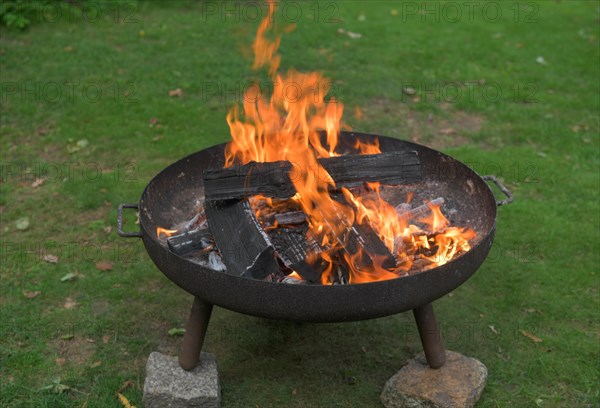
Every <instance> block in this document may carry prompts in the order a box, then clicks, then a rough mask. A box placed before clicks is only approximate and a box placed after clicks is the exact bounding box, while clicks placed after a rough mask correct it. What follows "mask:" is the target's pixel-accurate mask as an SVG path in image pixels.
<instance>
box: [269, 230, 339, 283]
mask: <svg viewBox="0 0 600 408" xmlns="http://www.w3.org/2000/svg"><path fill="white" fill-rule="evenodd" d="M307 232H308V227H307V226H302V227H296V228H274V229H270V230H269V231H268V234H269V237H270V238H271V241H272V242H273V245H274V247H275V250H276V252H277V256H278V257H279V259H281V261H282V262H283V264H284V265H285V266H286V267H288V268H290V269H292V270H293V271H295V272H297V273H298V274H300V276H302V278H303V279H304V280H307V281H309V282H320V280H321V274H322V273H323V271H324V270H325V269H326V268H327V266H328V265H327V263H326V262H325V261H324V260H323V259H321V257H320V256H319V254H320V253H321V252H322V248H321V247H320V246H319V244H318V243H317V241H316V240H315V239H314V238H312V237H310V236H307Z"/></svg>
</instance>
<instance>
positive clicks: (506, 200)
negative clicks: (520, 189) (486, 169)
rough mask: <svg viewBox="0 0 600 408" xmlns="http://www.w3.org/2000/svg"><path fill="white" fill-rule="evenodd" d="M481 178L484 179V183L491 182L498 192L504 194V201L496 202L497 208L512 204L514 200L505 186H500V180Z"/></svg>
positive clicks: (494, 177) (492, 177)
mask: <svg viewBox="0 0 600 408" xmlns="http://www.w3.org/2000/svg"><path fill="white" fill-rule="evenodd" d="M481 178H482V179H484V180H485V181H488V180H489V181H491V182H493V183H494V184H495V185H496V187H498V189H499V190H500V191H502V192H503V193H504V195H505V196H506V199H504V200H496V205H497V206H498V207H500V206H501V205H505V204H510V203H512V201H513V199H514V197H513V195H512V193H511V192H510V191H509V190H508V188H506V186H504V184H502V183H501V182H500V180H498V179H497V178H496V176H483V177H481Z"/></svg>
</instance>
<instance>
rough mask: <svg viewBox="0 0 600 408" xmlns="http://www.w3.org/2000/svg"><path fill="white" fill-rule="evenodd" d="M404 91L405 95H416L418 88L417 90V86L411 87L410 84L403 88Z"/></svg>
mask: <svg viewBox="0 0 600 408" xmlns="http://www.w3.org/2000/svg"><path fill="white" fill-rule="evenodd" d="M402 92H403V93H404V94H405V95H414V94H416V93H417V90H416V89H415V88H412V87H410V86H407V87H405V88H402Z"/></svg>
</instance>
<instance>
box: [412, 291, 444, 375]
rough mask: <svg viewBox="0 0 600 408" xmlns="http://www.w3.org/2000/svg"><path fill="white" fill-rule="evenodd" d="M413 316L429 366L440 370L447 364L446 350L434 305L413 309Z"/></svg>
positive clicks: (428, 304) (429, 304)
mask: <svg viewBox="0 0 600 408" xmlns="http://www.w3.org/2000/svg"><path fill="white" fill-rule="evenodd" d="M413 314H414V315H415V320H416V321H417V328H418V329H419V336H420V337H421V344H422V345H423V351H425V358H426V359H427V364H429V367H431V368H440V367H441V366H443V365H444V363H445V362H446V351H445V350H444V343H443V342H442V335H441V333H440V328H439V326H438V324H437V320H435V313H434V312H433V305H432V304H431V303H427V304H426V305H423V306H419V307H417V308H415V309H413Z"/></svg>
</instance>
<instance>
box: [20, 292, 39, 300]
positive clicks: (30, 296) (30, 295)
mask: <svg viewBox="0 0 600 408" xmlns="http://www.w3.org/2000/svg"><path fill="white" fill-rule="evenodd" d="M41 294H42V292H40V291H39V290H35V291H33V292H27V291H24V292H23V296H25V297H26V298H27V299H33V298H35V297H38V296H39V295H41Z"/></svg>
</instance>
